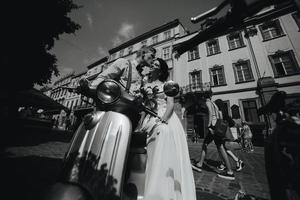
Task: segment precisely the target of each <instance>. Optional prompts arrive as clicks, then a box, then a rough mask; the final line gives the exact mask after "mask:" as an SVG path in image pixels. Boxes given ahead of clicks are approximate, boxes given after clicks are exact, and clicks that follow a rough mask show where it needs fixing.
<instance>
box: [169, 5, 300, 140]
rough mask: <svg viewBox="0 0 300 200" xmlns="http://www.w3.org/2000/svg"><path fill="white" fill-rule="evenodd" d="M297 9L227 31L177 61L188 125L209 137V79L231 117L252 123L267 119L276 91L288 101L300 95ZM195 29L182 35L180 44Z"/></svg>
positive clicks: (270, 11) (266, 13) (176, 75)
mask: <svg viewBox="0 0 300 200" xmlns="http://www.w3.org/2000/svg"><path fill="white" fill-rule="evenodd" d="M294 10H295V9H293V8H291V9H286V12H285V13H283V14H282V15H281V16H279V17H275V18H272V19H269V20H267V21H264V22H263V23H259V24H254V25H250V26H248V27H246V28H243V29H241V30H237V31H234V32H226V33H223V34H222V35H220V36H219V37H217V38H212V39H210V40H208V41H206V42H203V43H201V44H199V45H198V46H196V47H195V48H194V49H192V50H191V51H189V52H187V53H185V54H183V55H182V56H181V57H179V59H178V60H176V61H174V66H175V67H174V80H175V81H176V82H178V83H179V85H180V86H181V87H182V88H183V93H182V96H183V99H184V101H183V103H182V104H181V105H182V106H183V109H182V110H183V113H182V115H183V117H184V119H185V120H184V122H185V125H186V128H187V130H196V132H198V133H199V134H200V135H201V136H202V137H204V134H202V133H205V123H206V121H207V118H206V113H207V110H206V109H205V106H204V99H203V98H201V97H202V93H203V90H204V89H205V85H207V84H208V85H210V87H211V89H212V91H213V97H212V100H217V99H221V100H223V101H225V102H226V105H227V112H228V114H229V115H230V116H233V117H235V118H238V117H240V118H241V119H242V120H246V121H249V122H253V123H265V121H264V119H263V117H262V116H259V115H258V113H257V110H258V108H259V107H261V106H262V105H263V104H264V102H267V101H268V100H269V98H270V96H271V95H272V94H273V93H274V92H275V91H278V90H281V91H285V92H286V93H287V96H288V100H287V101H292V100H293V99H295V98H300V82H299V80H300V68H299V63H300V43H299V42H297V41H299V40H300V33H299V13H298V12H296V11H294ZM276 11H277V9H276V8H274V7H270V8H267V9H265V10H263V11H261V12H260V13H258V16H262V15H264V16H268V17H270V16H272V14H273V13H274V12H276ZM196 34H197V33H193V34H190V35H185V36H183V37H181V38H178V39H177V40H176V41H175V45H176V44H179V43H181V42H184V41H186V40H188V39H189V38H191V37H193V36H194V35H196ZM182 66H184V67H182ZM261 83H263V86H262V88H260V86H261Z"/></svg>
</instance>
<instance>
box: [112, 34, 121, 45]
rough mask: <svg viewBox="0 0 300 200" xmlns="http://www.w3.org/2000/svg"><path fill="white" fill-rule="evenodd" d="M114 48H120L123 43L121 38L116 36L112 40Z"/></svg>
mask: <svg viewBox="0 0 300 200" xmlns="http://www.w3.org/2000/svg"><path fill="white" fill-rule="evenodd" d="M112 43H113V47H115V46H118V45H119V44H121V43H122V40H121V38H120V36H116V37H115V38H114V39H112Z"/></svg>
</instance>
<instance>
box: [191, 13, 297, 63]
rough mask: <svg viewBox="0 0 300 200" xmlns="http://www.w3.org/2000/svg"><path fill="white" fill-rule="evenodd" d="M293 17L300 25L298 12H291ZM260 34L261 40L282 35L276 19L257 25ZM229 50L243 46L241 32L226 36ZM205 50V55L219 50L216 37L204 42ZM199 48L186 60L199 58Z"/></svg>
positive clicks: (192, 51)
mask: <svg viewBox="0 0 300 200" xmlns="http://www.w3.org/2000/svg"><path fill="white" fill-rule="evenodd" d="M292 16H293V18H294V19H295V21H296V23H297V25H298V27H300V20H299V13H298V12H297V13H294V14H292ZM259 29H260V32H261V35H262V37H263V41H268V40H271V39H274V38H278V37H281V36H283V35H284V32H283V29H282V27H281V25H280V22H279V20H278V19H276V20H272V21H268V22H265V23H264V24H262V25H260V26H259ZM227 41H228V46H229V50H233V49H237V48H240V47H244V46H245V43H244V40H243V37H242V34H241V32H234V33H231V34H229V35H228V36H227ZM206 51H207V56H211V55H214V54H218V53H220V52H221V50H220V45H219V41H218V39H212V40H209V41H208V42H206ZM199 58H200V55H199V49H198V47H195V48H194V49H192V50H191V51H189V54H188V60H189V61H190V60H195V59H199Z"/></svg>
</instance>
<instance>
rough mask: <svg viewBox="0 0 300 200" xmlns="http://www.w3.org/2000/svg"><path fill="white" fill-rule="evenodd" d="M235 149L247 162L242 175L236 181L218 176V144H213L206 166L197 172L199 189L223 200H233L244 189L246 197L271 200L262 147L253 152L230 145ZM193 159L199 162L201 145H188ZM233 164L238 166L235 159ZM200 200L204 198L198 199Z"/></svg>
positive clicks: (210, 147)
mask: <svg viewBox="0 0 300 200" xmlns="http://www.w3.org/2000/svg"><path fill="white" fill-rule="evenodd" d="M227 147H230V148H231V149H234V151H233V152H234V154H236V155H237V156H238V157H239V158H240V159H241V160H243V161H244V163H245V167H244V168H243V170H242V171H241V172H235V180H234V181H230V180H225V179H222V178H219V177H217V174H216V173H217V171H218V170H217V169H216V166H217V162H216V161H217V160H219V155H218V153H217V150H216V147H215V145H214V144H213V143H212V144H210V145H209V147H208V155H207V158H206V162H205V163H206V164H207V166H206V167H204V170H203V171H202V173H199V172H196V171H194V177H195V182H196V187H197V190H198V191H199V190H200V191H205V192H208V193H211V194H215V195H217V196H219V197H222V198H223V199H233V198H234V196H235V194H236V193H237V192H238V191H239V190H240V189H241V190H243V191H245V192H246V193H247V194H251V195H253V196H255V197H258V198H261V199H270V196H269V188H268V182H267V178H266V173H265V165H264V154H263V148H262V147H255V151H254V152H253V153H246V152H243V151H241V149H240V147H239V146H238V145H237V144H236V143H232V144H230V145H227ZM189 149H190V157H191V159H196V160H198V159H199V158H198V157H199V155H200V150H201V143H192V144H189ZM230 160H231V164H232V166H233V169H234V167H235V163H234V162H233V160H232V159H230ZM199 199H201V198H199Z"/></svg>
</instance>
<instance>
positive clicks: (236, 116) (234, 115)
mask: <svg viewBox="0 0 300 200" xmlns="http://www.w3.org/2000/svg"><path fill="white" fill-rule="evenodd" d="M231 113H232V119H240V118H241V115H240V108H239V106H238V105H235V104H234V105H232V106H231Z"/></svg>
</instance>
